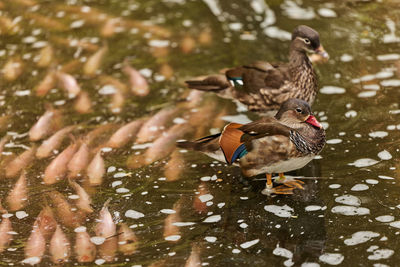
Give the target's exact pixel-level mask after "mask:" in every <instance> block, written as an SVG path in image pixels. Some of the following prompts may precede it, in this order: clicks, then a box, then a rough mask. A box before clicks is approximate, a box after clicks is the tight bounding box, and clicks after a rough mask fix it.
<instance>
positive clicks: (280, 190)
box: [261, 173, 294, 196]
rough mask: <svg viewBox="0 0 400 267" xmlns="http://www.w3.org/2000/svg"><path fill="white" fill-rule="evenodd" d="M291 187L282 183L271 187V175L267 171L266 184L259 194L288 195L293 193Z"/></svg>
mask: <svg viewBox="0 0 400 267" xmlns="http://www.w3.org/2000/svg"><path fill="white" fill-rule="evenodd" d="M293 189H294V187H287V186H284V185H280V186H278V187H275V188H274V187H273V184H272V175H271V174H270V173H267V184H266V185H265V188H264V189H263V190H262V191H261V194H263V195H267V196H269V195H271V194H284V195H289V194H293Z"/></svg>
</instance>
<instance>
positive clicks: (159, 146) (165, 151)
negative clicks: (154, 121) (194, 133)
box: [144, 123, 192, 164]
mask: <svg viewBox="0 0 400 267" xmlns="http://www.w3.org/2000/svg"><path fill="white" fill-rule="evenodd" d="M191 130H192V127H191V126H190V125H189V124H187V123H184V124H175V125H174V126H172V127H171V128H169V129H168V131H167V132H166V133H165V134H164V135H162V136H161V137H160V138H158V139H157V140H156V141H154V143H153V145H152V146H151V147H150V148H149V149H147V151H146V153H145V154H144V159H145V163H146V164H151V163H153V162H154V161H157V160H159V159H162V158H164V157H166V156H168V155H169V154H171V153H172V151H174V149H175V143H176V141H177V140H178V139H180V138H183V137H184V136H185V135H186V134H187V133H189V132H190V131H191Z"/></svg>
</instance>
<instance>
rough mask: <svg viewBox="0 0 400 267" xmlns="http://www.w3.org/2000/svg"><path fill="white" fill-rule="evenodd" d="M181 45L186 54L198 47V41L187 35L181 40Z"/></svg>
mask: <svg viewBox="0 0 400 267" xmlns="http://www.w3.org/2000/svg"><path fill="white" fill-rule="evenodd" d="M180 47H181V50H182V52H183V53H184V54H189V53H191V52H192V51H193V49H195V48H196V41H195V40H194V39H193V38H192V37H190V36H188V35H186V36H185V37H183V39H182V40H181V43H180Z"/></svg>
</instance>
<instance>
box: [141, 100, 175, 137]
mask: <svg viewBox="0 0 400 267" xmlns="http://www.w3.org/2000/svg"><path fill="white" fill-rule="evenodd" d="M178 110H179V109H178V108H166V109H162V110H160V111H159V112H157V113H156V114H155V115H154V116H153V117H151V118H150V119H148V120H147V121H146V122H145V123H144V124H143V126H142V128H141V129H140V131H139V133H138V134H137V138H136V143H138V144H142V143H146V142H151V141H153V140H155V139H156V138H157V137H159V136H160V135H161V134H162V133H163V131H165V127H166V126H165V125H166V124H167V123H169V122H171V121H172V119H173V117H174V116H175V115H176V113H177V111H178Z"/></svg>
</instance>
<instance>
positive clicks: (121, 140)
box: [107, 119, 144, 148]
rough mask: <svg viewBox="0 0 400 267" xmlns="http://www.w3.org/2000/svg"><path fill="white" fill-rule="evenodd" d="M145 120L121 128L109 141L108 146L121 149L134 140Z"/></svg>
mask: <svg viewBox="0 0 400 267" xmlns="http://www.w3.org/2000/svg"><path fill="white" fill-rule="evenodd" d="M143 122H144V120H143V119H139V120H136V121H133V122H130V123H128V124H125V125H124V126H122V127H121V128H119V129H118V130H117V131H116V132H115V133H114V134H113V135H112V136H111V137H110V140H108V143H107V146H109V147H112V148H121V147H123V146H124V145H126V144H127V143H128V142H129V141H130V140H132V139H133V138H134V137H135V136H136V134H137V132H138V131H139V130H140V127H141V126H142V124H143Z"/></svg>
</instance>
